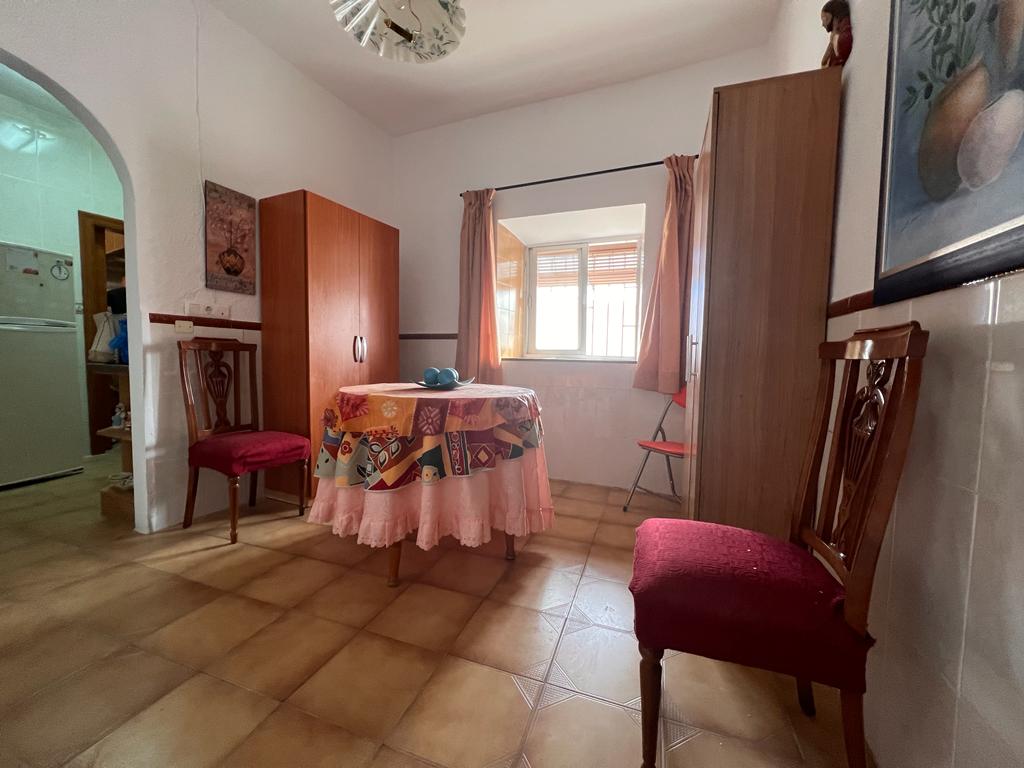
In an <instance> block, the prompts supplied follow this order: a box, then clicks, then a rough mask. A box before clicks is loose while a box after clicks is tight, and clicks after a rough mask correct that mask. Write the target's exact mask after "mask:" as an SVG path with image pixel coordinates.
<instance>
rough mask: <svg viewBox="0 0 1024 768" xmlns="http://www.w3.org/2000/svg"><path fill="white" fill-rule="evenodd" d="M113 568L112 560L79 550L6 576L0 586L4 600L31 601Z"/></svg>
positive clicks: (47, 559)
mask: <svg viewBox="0 0 1024 768" xmlns="http://www.w3.org/2000/svg"><path fill="white" fill-rule="evenodd" d="M114 565H116V563H115V562H114V561H112V560H109V559H107V558H103V557H98V556H97V555H94V554H91V553H89V552H86V551H85V550H81V549H79V550H76V551H74V552H68V553H66V554H62V555H56V556H54V557H52V558H46V559H45V560H39V561H37V562H35V563H32V564H31V565H26V566H23V567H21V568H18V569H17V570H15V571H11V572H8V573H7V574H6V575H5V576H4V578H3V580H2V582H0V583H2V584H3V589H4V594H5V596H7V597H10V598H13V599H15V600H34V599H38V598H39V597H40V596H42V595H44V594H46V593H47V592H50V591H52V590H54V589H57V588H58V587H62V586H65V585H67V584H71V583H73V582H76V581H81V580H82V579H87V578H89V577H90V576H95V575H96V574H98V573H100V572H101V571H105V570H109V569H110V568H112V567H113V566H114Z"/></svg>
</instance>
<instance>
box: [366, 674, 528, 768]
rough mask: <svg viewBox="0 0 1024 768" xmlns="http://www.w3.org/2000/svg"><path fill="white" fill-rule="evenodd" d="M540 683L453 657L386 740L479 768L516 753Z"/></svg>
mask: <svg viewBox="0 0 1024 768" xmlns="http://www.w3.org/2000/svg"><path fill="white" fill-rule="evenodd" d="M538 693H539V685H528V686H526V690H525V692H524V690H523V689H521V688H520V684H519V683H517V681H516V679H515V678H513V676H512V675H509V674H508V673H505V672H500V671H498V670H496V669H491V668H490V667H484V666H481V665H479V664H473V663H472V662H468V661H464V660H462V659H457V658H453V657H449V658H447V659H445V661H444V662H443V663H442V664H441V666H440V667H439V668H438V670H437V672H436V673H435V674H434V676H433V677H432V678H431V679H430V682H429V683H427V686H426V687H425V688H424V689H423V692H422V693H421V694H420V696H419V698H417V699H416V701H415V702H414V703H413V705H412V706H411V707H410V708H409V710H408V711H407V712H406V713H405V716H404V717H403V718H402V720H401V722H400V723H399V724H398V727H397V728H395V730H394V732H393V733H392V734H391V735H390V736H389V737H388V738H387V739H386V743H387V744H388V746H390V747H393V748H395V749H399V750H402V751H403V752H408V753H411V754H414V755H418V756H420V757H423V758H426V759H427V760H431V761H433V762H435V763H440V764H441V765H445V766H448V767H449V768H480V766H490V765H492V764H494V763H496V762H497V761H499V760H501V759H502V758H505V757H508V756H512V755H515V754H516V753H517V752H518V750H519V744H520V741H521V739H522V736H523V733H524V731H525V730H526V725H527V722H528V720H529V717H530V712H531V710H532V707H533V704H534V702H535V700H536V694H538Z"/></svg>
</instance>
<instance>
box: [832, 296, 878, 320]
mask: <svg viewBox="0 0 1024 768" xmlns="http://www.w3.org/2000/svg"><path fill="white" fill-rule="evenodd" d="M873 306H875V292H874V291H864V292H863V293H855V294H853V295H852V296H847V297H846V298H844V299H836V300H835V301H833V302H831V303H830V304H829V305H828V317H829V318H830V319H831V318H833V317H842V316H843V315H852V314H853V313H854V312H863V311H864V310H866V309H871V308H872V307H873Z"/></svg>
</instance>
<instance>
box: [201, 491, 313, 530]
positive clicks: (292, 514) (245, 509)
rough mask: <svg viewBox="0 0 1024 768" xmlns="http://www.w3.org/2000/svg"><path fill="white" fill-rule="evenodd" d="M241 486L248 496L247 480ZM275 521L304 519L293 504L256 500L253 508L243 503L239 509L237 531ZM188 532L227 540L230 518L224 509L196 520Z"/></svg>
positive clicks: (271, 500)
mask: <svg viewBox="0 0 1024 768" xmlns="http://www.w3.org/2000/svg"><path fill="white" fill-rule="evenodd" d="M242 485H243V489H244V490H245V492H246V494H248V491H249V487H248V485H249V483H248V480H246V481H245V482H244V483H243V484H242ZM275 520H297V521H299V522H304V521H305V520H306V518H305V517H299V515H298V510H297V509H296V507H295V505H294V504H287V503H285V502H283V501H277V500H276V499H269V498H264V499H258V500H257V501H256V506H255V507H250V506H249V505H248V504H247V503H243V506H242V507H241V508H240V509H239V515H238V531H239V533H241V531H243V530H246V529H248V528H252V527H259V526H260V525H262V524H264V523H269V522H273V521H275ZM189 530H190V531H195V532H196V533H205V534H208V535H210V536H217V537H219V538H222V539H227V538H229V537H230V535H231V517H230V515H229V514H228V510H227V509H226V508H225V509H221V510H218V511H217V512H214V513H212V514H209V515H203V516H202V517H199V518H196V519H195V520H194V521H193V523H192V527H191V528H189Z"/></svg>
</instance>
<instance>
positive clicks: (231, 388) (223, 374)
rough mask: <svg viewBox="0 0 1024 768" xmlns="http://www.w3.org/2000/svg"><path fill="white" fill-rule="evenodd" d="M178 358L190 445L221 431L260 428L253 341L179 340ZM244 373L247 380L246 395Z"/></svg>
mask: <svg viewBox="0 0 1024 768" xmlns="http://www.w3.org/2000/svg"><path fill="white" fill-rule="evenodd" d="M243 357H244V358H247V359H246V360H245V361H244V362H243ZM178 362H179V365H180V369H181V391H182V395H183V396H184V398H185V415H186V418H187V419H188V442H189V445H192V444H193V443H196V442H198V441H200V440H205V439H206V438H207V437H210V436H211V435H215V434H220V433H222V432H242V431H248V430H257V429H259V416H258V414H259V402H258V400H257V394H256V345H255V344H244V343H242V342H241V341H236V340H235V339H203V338H196V339H192V340H190V341H179V342H178ZM243 376H245V377H246V378H248V380H249V381H248V388H247V390H248V392H247V394H248V397H247V398H246V392H245V391H244V390H243V387H242V378H243ZM246 400H248V402H246ZM246 406H247V407H246ZM243 412H245V415H244V417H243ZM243 419H244V420H243Z"/></svg>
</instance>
